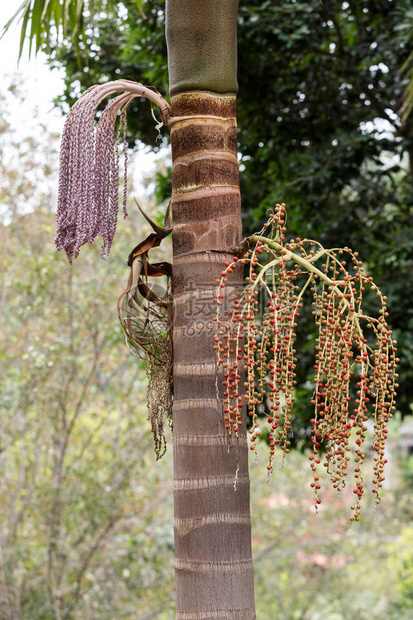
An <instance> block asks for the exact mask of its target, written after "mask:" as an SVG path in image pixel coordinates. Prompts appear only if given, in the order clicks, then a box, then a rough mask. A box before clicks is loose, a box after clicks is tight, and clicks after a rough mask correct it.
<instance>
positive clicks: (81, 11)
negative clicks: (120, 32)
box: [1, 0, 144, 58]
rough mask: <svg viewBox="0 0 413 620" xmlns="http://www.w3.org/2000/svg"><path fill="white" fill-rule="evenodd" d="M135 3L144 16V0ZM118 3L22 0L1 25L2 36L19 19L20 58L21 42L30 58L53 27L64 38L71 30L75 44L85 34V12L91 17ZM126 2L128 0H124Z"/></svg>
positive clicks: (47, 39) (104, 0)
mask: <svg viewBox="0 0 413 620" xmlns="http://www.w3.org/2000/svg"><path fill="white" fill-rule="evenodd" d="M132 3H135V4H136V6H137V8H138V9H139V11H140V13H141V15H142V17H144V12H143V3H144V0H129V4H132ZM117 4H118V0H23V2H22V3H21V5H20V6H19V8H18V9H17V11H16V13H15V14H14V15H13V17H12V18H11V19H9V21H8V22H7V24H6V25H5V26H4V28H3V31H2V33H1V36H3V35H4V34H5V33H6V32H7V31H8V29H9V28H10V26H11V25H12V24H13V23H15V22H16V21H21V31H20V46H19V58H21V55H22V52H23V47H24V43H25V42H26V40H27V41H28V43H29V57H30V55H31V53H32V51H33V50H34V53H35V54H37V52H38V51H39V50H40V49H41V48H42V46H43V45H44V44H47V43H50V41H51V33H52V32H53V28H52V27H53V26H54V27H55V28H56V30H57V33H58V35H59V34H61V36H63V37H67V36H68V33H69V32H70V36H71V39H72V42H73V44H74V45H75V46H77V45H78V42H79V38H82V37H83V36H84V16H85V12H86V11H88V14H89V15H88V19H91V18H93V14H94V12H95V11H96V9H105V8H106V9H110V8H113V7H114V6H116V5H117ZM125 4H128V2H125Z"/></svg>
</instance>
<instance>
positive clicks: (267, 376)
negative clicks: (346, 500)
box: [215, 204, 399, 520]
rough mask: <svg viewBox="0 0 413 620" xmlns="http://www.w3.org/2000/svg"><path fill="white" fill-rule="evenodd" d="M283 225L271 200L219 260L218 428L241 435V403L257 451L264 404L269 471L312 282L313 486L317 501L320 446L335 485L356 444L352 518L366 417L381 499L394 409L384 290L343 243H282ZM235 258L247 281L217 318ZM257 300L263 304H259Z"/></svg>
mask: <svg viewBox="0 0 413 620" xmlns="http://www.w3.org/2000/svg"><path fill="white" fill-rule="evenodd" d="M285 223H286V210H285V205H284V204H282V205H277V206H276V209H275V210H274V213H273V214H272V215H271V217H270V219H269V221H268V222H267V224H265V226H264V228H263V230H262V231H261V233H260V234H259V235H254V236H253V237H251V238H250V239H249V243H250V247H249V248H248V249H247V250H246V251H245V253H244V254H243V256H242V257H241V258H240V259H238V258H236V257H235V258H234V259H233V260H232V262H227V263H226V264H225V270H224V271H223V272H222V274H221V279H220V280H219V281H218V283H219V292H218V295H217V298H216V300H215V301H216V303H217V316H216V321H217V333H216V335H215V348H216V350H217V354H218V367H222V368H223V373H224V374H223V387H224V393H223V394H224V421H225V427H226V428H227V429H228V431H229V433H236V434H238V433H239V430H240V429H239V427H240V426H241V425H242V418H241V412H242V408H243V406H244V404H246V405H247V408H248V413H249V414H250V416H251V419H252V427H251V428H250V429H249V433H250V440H251V446H250V447H251V450H255V449H256V441H257V438H258V436H259V435H260V428H259V423H258V419H257V413H258V410H259V407H260V406H262V405H263V404H264V403H265V404H266V405H267V410H268V411H269V413H268V415H267V424H268V429H269V443H270V457H269V463H268V470H269V472H270V473H271V472H272V469H273V459H274V455H275V451H276V449H277V448H280V449H281V450H282V451H283V452H284V453H288V452H289V446H290V439H291V429H292V409H293V404H294V388H295V383H296V377H295V367H296V363H297V358H296V357H295V355H296V351H295V348H294V346H295V338H296V331H295V330H296V327H297V319H298V317H299V314H300V309H301V308H302V299H303V295H304V293H305V291H306V290H307V289H308V290H311V291H312V295H313V314H314V317H315V322H316V325H317V327H318V338H317V342H316V355H315V358H316V359H315V364H314V373H315V376H314V393H313V398H312V401H311V402H312V405H313V406H314V417H313V419H312V424H313V429H312V437H311V440H312V444H313V451H312V452H313V453H312V454H311V455H310V457H309V459H310V463H311V468H312V470H313V474H314V481H313V482H312V483H311V486H312V487H313V488H314V490H315V503H316V506H317V505H318V504H319V503H320V502H321V500H320V498H319V489H320V477H319V475H318V469H317V466H318V465H319V464H320V462H321V450H320V449H321V446H322V444H323V445H324V447H325V462H324V466H325V467H326V468H327V471H328V473H329V475H330V478H331V482H332V484H333V487H334V488H336V489H337V490H341V489H342V488H343V486H344V484H345V480H346V476H347V474H348V467H349V461H350V459H351V451H352V445H353V442H354V448H353V450H354V461H355V468H354V477H355V486H354V495H355V501H354V505H353V506H352V510H353V516H352V517H351V518H352V520H353V519H355V520H358V518H359V514H360V499H361V497H362V495H363V493H364V484H363V476H362V464H363V461H364V459H365V456H366V455H365V452H364V451H363V445H364V443H365V440H366V432H367V430H368V426H367V425H366V424H367V422H368V420H369V418H370V417H372V419H373V427H374V439H373V445H372V449H373V453H374V456H373V458H374V480H373V492H374V493H375V494H376V497H377V500H376V501H380V499H379V490H380V487H381V486H382V483H383V480H384V476H383V469H384V465H385V463H386V459H385V439H386V437H387V423H388V421H389V419H390V418H391V417H392V411H393V410H394V408H395V390H396V389H397V387H398V385H397V383H396V381H397V378H398V375H397V373H396V364H397V362H398V361H399V360H398V359H397V357H396V344H397V343H396V341H395V340H393V339H392V334H391V330H390V329H389V327H388V324H387V320H386V319H387V316H388V313H387V308H386V297H385V296H383V295H382V294H381V292H380V291H379V289H378V288H377V286H376V285H375V284H374V283H373V281H372V278H371V277H368V276H367V275H366V273H365V271H364V267H363V264H362V262H361V261H360V260H359V257H358V253H357V252H352V250H350V249H349V248H344V249H334V250H326V249H324V248H323V247H322V246H321V245H320V244H319V243H317V242H315V241H311V240H308V239H303V240H301V239H300V238H297V239H294V240H291V241H290V242H286V241H285V232H286V227H285ZM239 264H241V265H243V266H244V267H246V268H247V269H248V275H247V277H246V286H245V289H244V291H243V293H242V295H241V296H240V298H239V299H236V300H235V302H234V306H233V309H232V310H231V311H230V312H229V313H228V319H227V320H225V321H223V320H222V318H221V314H222V304H223V301H224V290H225V286H226V283H227V281H228V278H227V276H228V275H229V274H230V273H232V272H233V270H234V269H236V268H237V267H238V265H239ZM372 291H373V293H374V294H375V295H376V296H377V299H378V301H379V305H380V308H379V312H378V317H377V318H374V317H370V316H367V315H366V314H365V312H364V309H363V305H362V304H363V300H365V298H366V295H370V296H371V292H372ZM263 298H264V299H265V307H264V309H263V310H262V311H261V306H262V300H263ZM353 383H355V384H356V387H355V390H353V388H352V385H353Z"/></svg>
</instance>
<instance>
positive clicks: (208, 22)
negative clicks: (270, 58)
mask: <svg viewBox="0 0 413 620" xmlns="http://www.w3.org/2000/svg"><path fill="white" fill-rule="evenodd" d="M166 7H167V43H168V60H169V71H170V92H171V103H172V119H171V121H170V128H171V144H172V161H173V169H172V187H173V189H172V217H173V253H174V259H173V261H174V262H173V273H174V277H173V297H174V341H173V344H174V505H175V558H176V593H177V612H176V618H177V620H197V619H201V618H202V619H203V620H209V619H211V620H212V619H213V618H214V619H215V618H222V619H236V620H253V619H254V618H255V610H254V589H253V566H252V558H251V520H250V505H249V476H248V450H247V442H246V436H245V431H244V433H243V434H242V436H241V437H240V439H239V442H238V445H237V443H236V441H235V439H232V440H229V438H228V435H227V432H226V431H225V428H224V423H223V418H222V400H221V396H222V388H218V387H217V386H218V385H221V381H222V379H221V380H218V381H217V380H216V370H215V368H216V367H215V364H216V352H215V351H214V348H213V345H214V340H213V335H214V327H213V325H214V323H213V321H212V319H213V317H214V316H215V312H216V309H215V305H214V303H213V298H214V297H215V296H216V289H217V284H216V279H217V278H219V277H220V274H221V271H222V268H223V267H222V266H223V264H224V262H225V260H228V258H231V257H229V256H228V254H226V253H225V250H226V249H227V248H230V247H233V246H235V245H237V244H238V243H239V241H240V240H241V217H240V192H239V173H238V159H237V136H236V91H237V83H236V17H237V9H238V0H202V2H200V1H199V0H169V2H168V1H167V4H166ZM211 250H215V251H214V252H212V251H211ZM216 250H218V252H217V251H216ZM241 278H242V274H241V273H238V274H236V273H235V272H234V274H233V286H234V291H236V289H237V286H238V287H239V285H240V282H241ZM234 294H235V293H234ZM244 429H245V424H244ZM237 470H238V471H237ZM235 479H236V485H235V484H234V483H235ZM234 486H236V489H235V488H234Z"/></svg>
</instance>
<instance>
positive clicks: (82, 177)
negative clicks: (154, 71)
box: [55, 80, 170, 263]
mask: <svg viewBox="0 0 413 620" xmlns="http://www.w3.org/2000/svg"><path fill="white" fill-rule="evenodd" d="M117 92H121V94H120V95H118V96H116V97H115V98H113V99H111V100H110V101H109V103H108V104H107V106H106V107H105V109H104V110H103V112H102V114H101V117H100V119H99V122H98V123H97V126H96V127H95V115H96V110H97V108H98V107H99V105H100V104H101V103H102V101H104V99H105V98H106V97H109V96H111V95H113V94H115V93H117ZM135 97H145V98H147V99H149V100H150V101H151V102H152V103H155V104H156V105H157V106H158V107H159V109H160V111H161V114H162V118H163V121H164V123H165V124H167V122H168V119H169V116H170V107H169V105H168V103H167V102H166V101H165V99H163V97H161V96H160V95H159V94H158V93H157V92H154V91H153V90H151V89H149V88H147V87H145V86H142V84H139V83H137V82H132V81H130V80H116V81H113V82H108V83H106V84H103V85H98V86H92V87H91V88H89V89H88V90H87V91H86V92H85V93H83V95H82V96H81V97H80V99H78V101H77V102H76V103H75V104H74V106H73V107H72V109H71V110H70V112H69V114H68V117H67V119H66V122H65V126H64V129H63V135H62V142H61V148H60V169H59V194H58V202H57V235H56V239H55V243H56V249H57V250H64V251H65V252H66V255H67V258H68V260H69V262H70V263H72V261H73V259H74V258H76V257H77V256H78V255H79V250H80V247H81V246H82V245H84V244H85V243H89V244H90V243H92V242H93V241H94V240H95V239H96V237H98V236H100V237H102V239H103V246H102V259H104V258H106V257H107V256H108V254H109V252H110V248H111V246H112V242H113V237H114V235H115V231H116V224H117V216H118V207H119V159H120V157H119V147H120V143H121V142H122V143H123V156H124V188H123V214H124V217H127V210H126V196H127V145H126V125H127V116H126V115H127V109H128V106H129V105H130V103H131V101H132V100H133V99H134V98H135ZM160 125H162V123H160V124H158V125H157V129H158V131H159V126H160Z"/></svg>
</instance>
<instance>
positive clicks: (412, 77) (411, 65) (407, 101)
mask: <svg viewBox="0 0 413 620" xmlns="http://www.w3.org/2000/svg"><path fill="white" fill-rule="evenodd" d="M401 72H402V73H403V74H404V75H405V76H406V77H408V78H409V83H408V84H407V86H406V88H405V91H404V93H403V106H402V108H401V111H400V112H401V116H402V120H403V122H405V121H406V120H407V117H408V116H409V115H410V113H411V111H412V110H413V52H411V54H410V55H409V56H408V58H407V60H406V61H405V62H404V63H403V66H402V68H401Z"/></svg>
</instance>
